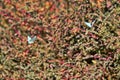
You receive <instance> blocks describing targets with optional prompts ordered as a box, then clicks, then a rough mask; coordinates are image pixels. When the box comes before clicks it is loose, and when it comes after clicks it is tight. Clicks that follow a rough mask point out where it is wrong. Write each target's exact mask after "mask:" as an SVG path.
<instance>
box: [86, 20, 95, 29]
mask: <svg viewBox="0 0 120 80" xmlns="http://www.w3.org/2000/svg"><path fill="white" fill-rule="evenodd" d="M94 23H95V20H94V21H93V22H92V23H89V22H85V24H86V25H87V26H88V27H90V28H91V27H92V26H93V24H94Z"/></svg>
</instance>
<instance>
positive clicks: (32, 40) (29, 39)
mask: <svg viewBox="0 0 120 80" xmlns="http://www.w3.org/2000/svg"><path fill="white" fill-rule="evenodd" d="M35 39H36V36H34V37H33V38H31V37H30V36H28V37H27V41H28V43H29V44H32V43H34V41H35Z"/></svg>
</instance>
